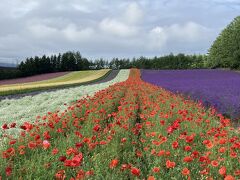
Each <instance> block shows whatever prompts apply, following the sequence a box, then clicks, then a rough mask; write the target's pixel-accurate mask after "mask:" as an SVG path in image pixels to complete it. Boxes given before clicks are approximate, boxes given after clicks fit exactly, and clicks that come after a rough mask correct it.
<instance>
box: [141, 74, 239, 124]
mask: <svg viewBox="0 0 240 180" xmlns="http://www.w3.org/2000/svg"><path fill="white" fill-rule="evenodd" d="M141 75H142V79H143V80H144V81H146V82H149V83H152V84H155V85H158V86H161V87H163V88H165V89H167V90H169V91H171V92H174V93H181V94H183V95H184V96H185V97H186V96H190V97H191V98H192V99H193V100H197V101H199V100H201V101H202V103H203V104H204V105H205V106H206V107H209V106H212V107H214V108H216V109H217V110H218V112H220V113H221V114H224V115H225V116H226V117H231V119H232V120H233V121H234V122H235V123H240V121H239V120H240V119H239V118H240V111H239V109H240V104H239V102H240V95H239V92H240V74H239V73H237V72H234V71H229V70H213V69H212V70H209V69H202V70H201V69H200V70H142V71H141Z"/></svg>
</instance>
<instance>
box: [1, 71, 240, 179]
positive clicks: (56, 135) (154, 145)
mask: <svg viewBox="0 0 240 180" xmlns="http://www.w3.org/2000/svg"><path fill="white" fill-rule="evenodd" d="M2 128H3V131H4V132H5V131H6V133H7V132H8V130H9V128H10V129H15V124H14V122H12V123H9V124H5V125H3V126H2ZM20 128H21V129H22V131H21V133H20V135H19V137H15V138H14V137H11V136H9V135H5V138H6V139H8V140H7V141H6V142H5V143H6V144H5V146H4V148H3V149H2V150H1V156H2V158H1V159H0V174H1V178H2V179H7V178H9V179H36V178H37V179H54V178H55V179H84V178H85V179H148V180H153V179H225V180H230V179H239V178H240V167H239V163H240V159H239V149H240V138H239V132H238V131H236V129H234V128H232V126H231V121H230V119H226V118H224V117H223V116H222V115H221V114H218V113H216V111H215V110H214V109H205V108H204V107H203V105H202V104H201V103H196V102H194V101H191V100H188V99H184V98H183V97H182V96H179V95H176V94H173V93H171V92H169V91H166V90H164V89H161V88H159V87H158V86H154V85H151V84H149V83H146V82H144V81H142V80H141V79H140V71H139V70H137V69H132V70H131V72H130V75H129V78H128V79H127V80H126V81H124V82H120V83H116V84H114V85H112V86H110V87H109V88H107V89H102V90H100V91H98V92H97V93H95V94H94V95H93V96H92V97H86V98H82V99H79V100H78V101H77V102H75V103H73V104H71V105H69V106H68V107H67V108H66V110H65V111H63V112H61V113H57V112H50V111H49V112H48V114H47V115H44V116H42V117H38V118H37V122H35V123H31V122H25V123H23V124H22V125H21V126H20ZM1 178H0V179H1Z"/></svg>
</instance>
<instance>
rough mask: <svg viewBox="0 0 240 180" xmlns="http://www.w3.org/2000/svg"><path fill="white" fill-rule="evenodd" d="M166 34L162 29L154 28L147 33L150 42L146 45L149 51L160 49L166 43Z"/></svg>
mask: <svg viewBox="0 0 240 180" xmlns="http://www.w3.org/2000/svg"><path fill="white" fill-rule="evenodd" d="M167 35H168V34H167V32H166V30H165V29H164V28H162V27H159V26H157V27H155V28H153V29H152V30H151V31H150V33H149V40H148V41H150V42H148V43H147V46H148V48H149V49H155V48H161V47H162V46H164V45H165V44H166V42H167V39H168V36H167Z"/></svg>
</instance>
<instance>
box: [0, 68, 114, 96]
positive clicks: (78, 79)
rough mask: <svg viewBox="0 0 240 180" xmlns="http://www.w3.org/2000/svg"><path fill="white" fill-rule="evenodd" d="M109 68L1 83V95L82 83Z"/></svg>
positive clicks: (93, 79) (103, 73) (95, 78)
mask: <svg viewBox="0 0 240 180" xmlns="http://www.w3.org/2000/svg"><path fill="white" fill-rule="evenodd" d="M109 71H110V70H109V69H103V70H90V71H76V72H71V73H68V74H66V75H64V76H60V77H57V78H53V79H49V80H44V81H36V82H30V83H19V84H9V85H0V95H9V94H17V93H24V92H29V91H35V90H42V89H48V88H54V87H64V86H71V85H77V84H82V83H86V82H91V81H95V80H97V79H100V78H102V77H104V76H105V75H107V73H108V72H109Z"/></svg>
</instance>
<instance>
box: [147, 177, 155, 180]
mask: <svg viewBox="0 0 240 180" xmlns="http://www.w3.org/2000/svg"><path fill="white" fill-rule="evenodd" d="M147 180H155V178H154V176H148V178H147Z"/></svg>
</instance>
